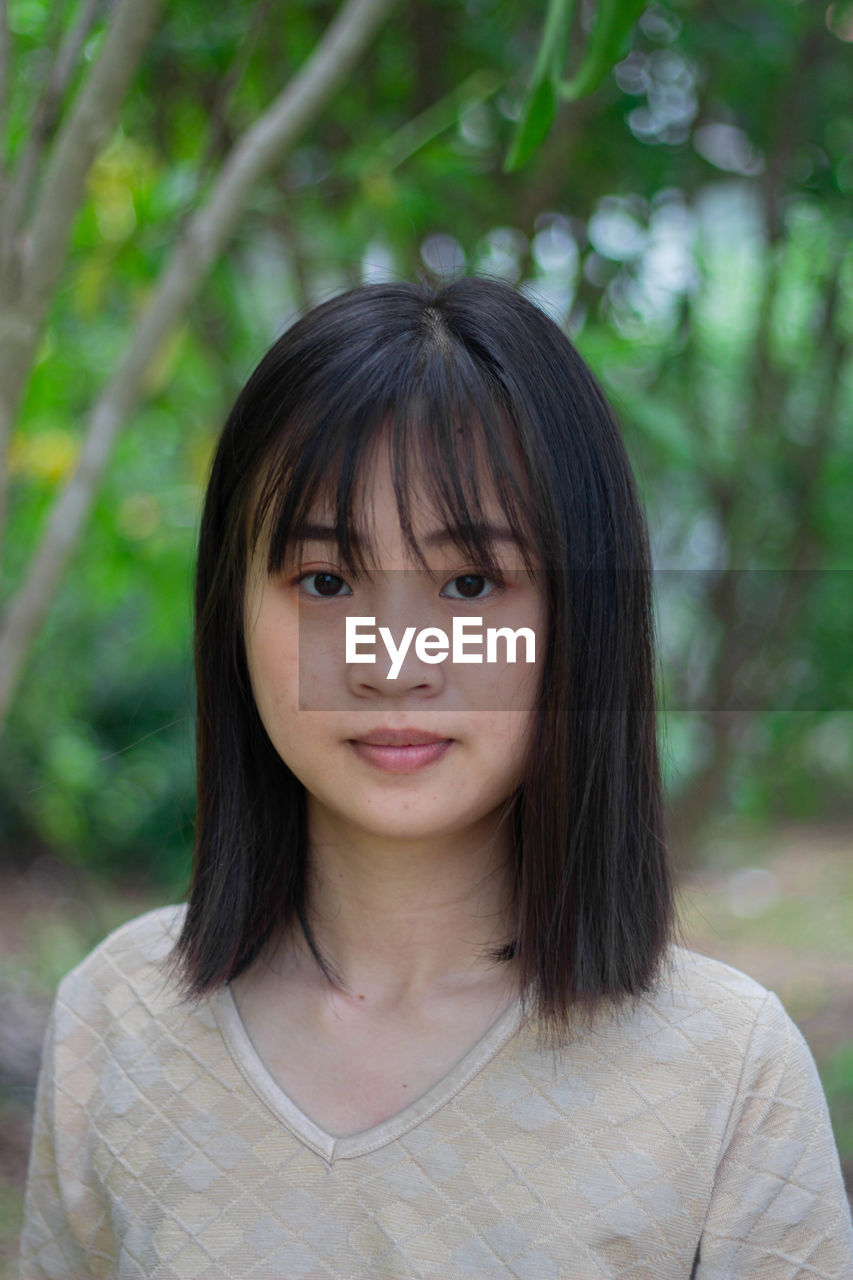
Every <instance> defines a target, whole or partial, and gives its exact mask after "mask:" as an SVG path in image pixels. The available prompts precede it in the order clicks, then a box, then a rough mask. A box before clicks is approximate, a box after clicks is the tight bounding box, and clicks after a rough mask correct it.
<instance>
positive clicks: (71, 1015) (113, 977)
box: [54, 905, 186, 1041]
mask: <svg viewBox="0 0 853 1280" xmlns="http://www.w3.org/2000/svg"><path fill="white" fill-rule="evenodd" d="M185 910H186V908H185V906H183V905H178V906H169V907H160V908H158V909H156V910H154V911H148V912H146V914H145V915H142V916H138V917H137V918H136V919H134V920H130V921H128V922H127V924H123V925H122V926H121V927H120V928H118V929H115V930H113V932H112V933H110V934H109V935H108V936H107V937H106V938H104V940H103V941H102V942H101V943H99V945H98V946H97V947H95V949H94V950H93V951H91V952H90V953H89V955H88V956H86V958H85V959H84V960H82V961H81V962H80V963H79V964H78V965H77V966H76V967H75V968H74V969H72V970H71V972H70V973H68V974H66V975H65V977H64V978H63V979H62V981H61V982H60V984H59V987H58V988H57V993H56V1001H55V1005H54V1021H55V1032H54V1033H55V1035H56V1037H57V1040H60V1041H61V1039H62V1037H63V1034H65V1033H67V1032H68V1031H69V1030H70V1029H71V1028H72V1027H74V1026H76V1025H80V1024H83V1025H85V1026H86V1027H87V1028H88V1029H89V1030H90V1031H91V1032H92V1033H93V1034H95V1035H97V1036H102V1035H103V1034H104V1032H105V1028H106V1027H107V1026H108V1025H109V1026H111V1027H113V1028H116V1027H119V1026H120V1025H122V1024H126V1025H133V1026H135V1027H139V1026H141V1023H142V1022H143V1021H145V1020H146V1019H151V1018H156V1017H158V1016H160V1015H161V1014H165V1013H166V1012H167V1011H168V1010H170V1009H171V1010H176V1009H177V1008H178V1007H179V1006H180V1005H181V1004H182V1003H183V1002H182V999H181V997H180V995H179V994H178V992H177V990H176V988H175V985H174V982H173V981H172V977H171V973H170V970H169V967H168V960H169V956H170V954H171V952H172V949H173V947H174V944H175V942H176V941H177V938H178V934H179V932H180V929H181V925H182V923H183V918H184V913H185Z"/></svg>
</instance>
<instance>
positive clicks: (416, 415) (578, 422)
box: [172, 278, 673, 1043]
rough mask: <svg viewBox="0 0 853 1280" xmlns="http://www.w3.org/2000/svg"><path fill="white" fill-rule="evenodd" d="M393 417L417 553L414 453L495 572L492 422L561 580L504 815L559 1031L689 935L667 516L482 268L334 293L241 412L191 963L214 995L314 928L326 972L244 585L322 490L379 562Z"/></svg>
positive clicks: (215, 618) (538, 1003) (632, 991)
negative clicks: (368, 523)
mask: <svg viewBox="0 0 853 1280" xmlns="http://www.w3.org/2000/svg"><path fill="white" fill-rule="evenodd" d="M389 422H390V423H391V424H392V431H391V439H392V445H393V476H394V488H395V493H396V498H397V504H398V510H399V517H400V523H401V528H402V530H403V533H404V535H405V537H406V540H407V543H408V545H409V547H410V549H411V551H412V554H413V555H414V556H415V558H416V559H417V560H418V562H419V563H421V564H424V563H425V560H424V557H423V555H422V553H421V550H420V548H419V547H418V545H417V543H416V541H415V539H414V536H413V533H412V528H411V522H410V519H409V507H408V493H409V489H408V479H407V477H408V460H409V458H410V455H412V456H414V455H415V454H416V455H417V457H418V459H419V461H420V463H421V464H422V466H421V468H420V473H419V474H420V476H421V477H425V478H426V482H427V484H428V486H429V490H430V496H431V497H432V499H433V500H434V502H435V503H436V508H437V510H439V511H441V512H442V513H444V514H446V515H447V517H448V524H449V525H450V526H451V527H454V528H459V529H460V530H461V531H462V532H461V534H460V546H461V547H463V549H464V550H465V552H466V554H469V555H471V556H472V558H474V559H475V561H476V562H477V563H478V564H479V565H482V566H484V567H485V569H486V571H487V572H491V571H492V570H493V568H494V567H495V566H494V561H493V558H492V547H491V545H490V544H489V543H488V542H487V541H484V539H483V536H482V534H481V531H480V530H479V529H478V522H479V521H481V519H482V516H481V511H482V508H481V505H480V498H479V494H478V490H477V477H476V473H475V470H474V468H473V465H472V463H471V461H470V459H471V456H472V453H473V450H472V448H471V444H472V439H471V436H472V433H474V432H476V433H477V437H478V440H479V443H480V444H481V445H484V446H485V456H486V457H487V458H488V461H489V467H490V469H491V478H492V481H493V483H494V486H495V490H496V492H497V493H498V494H499V495H500V501H501V504H502V507H503V508H504V509H505V511H506V515H507V519H508V521H509V523H510V525H511V527H512V529H513V532H514V533H515V534H516V536H517V537H518V538H519V540H520V541H521V542H522V543H523V544H524V545H525V546H526V547H528V548H529V554H530V563H531V564H534V563H535V564H536V565H537V569H538V572H540V573H541V574H542V575H543V577H542V581H543V583H544V585H545V588H546V596H547V608H548V638H547V648H546V655H545V660H544V663H543V667H542V685H541V694H540V697H539V700H538V705H537V707H536V709H535V717H536V724H535V732H534V734H533V737H532V739H531V741H532V747H531V756H530V759H529V762H528V770H527V774H526V777H525V780H524V782H523V783H522V785H521V786H520V787H519V788H518V789H517V790H516V792H514V793H513V795H512V796H511V797H509V799H508V801H507V803H506V809H505V816H506V817H507V819H508V820H509V821H510V822H511V835H512V858H513V876H512V878H513V882H514V883H513V894H514V904H513V919H514V922H515V926H514V933H513V936H512V937H511V938H510V939H508V940H507V946H506V947H504V948H503V949H502V950H501V951H500V952H499V953H495V954H496V958H504V959H508V958H511V957H514V958H515V960H516V962H517V966H518V977H519V981H520V985H521V989H522V991H523V993H524V998H525V1001H526V1002H527V1001H530V1000H532V1001H533V1004H534V1007H535V1011H536V1014H537V1015H538V1017H539V1019H540V1020H541V1025H542V1026H544V1027H545V1028H546V1029H547V1031H548V1033H549V1034H550V1036H551V1038H552V1040H553V1041H554V1042H555V1043H559V1041H560V1037H561V1036H562V1035H564V1034H565V1032H566V1031H567V1030H568V1027H569V1025H570V1018H571V1015H572V1014H573V1013H574V1012H576V1011H587V1012H589V1011H590V1010H593V1011H594V1010H595V1009H597V1008H599V1007H600V1006H601V1005H602V1003H603V1002H605V1001H610V1000H617V1001H621V1000H623V999H624V998H625V997H632V998H633V999H634V1000H636V999H637V998H638V997H639V996H640V995H641V994H642V993H644V992H646V991H648V990H649V989H650V988H651V986H652V985H653V983H654V981H655V979H656V977H657V975H658V970H659V968H660V966H661V964H662V962H663V959H664V954H665V951H666V947H667V944H668V942H669V941H670V940H671V930H672V926H673V888H672V878H671V871H670V866H669V861H668V856H667V851H666V845H665V837H664V829H663V812H662V799H661V778H660V767H659V758H658V749H657V734H656V714H655V679H654V677H655V652H654V642H653V635H654V632H653V622H652V610H651V563H650V553H649V545H648V533H647V528H646V522H645V518H644V515H643V512H642V509H641V506H640V502H639V499H638V495H637V491H636V488H635V483H634V478H633V475H632V472H631V468H630V464H629V462H628V458H627V455H626V452H625V449H624V446H623V443H622V440H621V438H620V435H619V431H618V428H617V425H616V422H615V420H614V417H613V415H612V413H611V411H610V409H609V407H608V405H607V403H606V401H605V398H604V396H603V394H602V392H601V390H600V388H599V386H598V384H597V382H596V380H595V378H594V377H593V375H592V374H591V372H590V370H589V369H588V368H587V366H586V365H585V364H584V362H583V360H582V359H581V357H580V356H579V354H578V352H577V351H576V350H575V348H574V346H573V345H572V343H571V342H570V341H569V340H568V338H567V337H566V336H565V335H564V334H563V333H562V332H561V330H560V329H559V328H558V326H557V325H556V324H554V323H553V322H552V321H551V320H550V319H548V318H547V317H546V316H545V315H544V314H543V312H541V311H540V310H539V309H538V308H537V307H536V306H534V305H533V304H532V303H531V302H529V301H527V300H526V299H525V298H523V297H522V296H521V295H520V294H519V293H517V292H516V291H515V290H514V289H512V288H510V287H509V286H507V285H504V284H500V283H497V282H494V281H491V280H486V279H482V278H463V279H458V280H456V281H455V282H453V283H451V284H449V285H447V286H445V287H442V288H439V289H431V288H429V287H427V286H425V285H421V284H405V283H400V284H375V285H366V286H364V287H362V288H357V289H353V290H351V291H350V292H347V293H344V294H342V295H340V296H338V297H336V298H333V299H332V300H331V301H328V302H325V303H324V304H322V305H321V306H318V307H316V308H315V309H314V310H312V311H311V312H310V313H308V314H307V315H306V316H304V317H303V318H302V319H301V320H299V321H298V322H297V323H296V324H294V325H293V327H292V328H290V329H288V330H287V332H286V333H285V334H284V335H283V336H282V337H281V338H279V340H278V341H277V342H276V343H275V344H274V346H273V347H272V348H271V349H270V351H269V352H268V353H267V355H266V356H265V357H264V358H263V360H262V361H261V363H260V364H259V365H258V367H257V368H256V369H255V371H254V373H253V374H252V375H251V377H250V378H249V381H248V383H247V384H246V386H245V387H244V389H243V390H242V392H241V393H240V395H239V397H238V399H237V401H236V403H235V405H234V407H233V409H232V410H231V413H230V416H229V417H228V420H227V422H226V425H225V428H224V431H223V434H222V437H221V439H220V441H219V446H218V449H217V451H216V454H215V457H214V461H213V465H212V470H211V475H210V481H209V485H208V489H207V496H206V501H205V505H204V513H203V517H202V522H201V534H200V541H199V549H198V567H197V581H196V594H195V609H196V630H195V669H196V680H197V698H198V704H197V705H198V710H197V770H198V793H197V813H196V842H195V857H194V869H193V875H192V883H191V887H190V892H189V900H188V906H187V911H186V915H185V921H184V924H183V929H182V932H181V934H180V937H179V939H178V941H177V944H176V947H175V951H174V953H173V957H172V959H173V963H174V965H175V967H176V970H177V972H178V974H179V976H180V979H181V982H182V987H183V990H184V991H185V993H186V994H187V995H188V996H190V997H195V998H197V997H199V996H201V995H203V994H205V993H207V992H210V991H212V990H213V989H215V988H216V987H217V986H219V985H221V984H224V983H227V982H229V981H230V980H231V979H233V978H235V977H236V976H237V975H238V974H239V973H241V972H242V971H243V970H244V969H246V968H247V966H248V965H250V964H251V963H252V961H253V960H254V959H255V958H256V957H257V956H258V954H259V952H260V950H261V948H262V947H263V946H264V944H265V943H266V942H267V941H268V940H269V939H270V938H271V937H272V936H273V935H274V933H275V932H276V931H277V930H279V929H281V928H283V927H287V926H288V925H289V924H290V923H291V922H294V923H297V922H298V924H301V926H302V929H303V931H304V932H305V934H306V938H307V940H308V942H309V945H310V946H311V948H312V951H313V952H314V955H315V958H316V959H317V960H318V962H319V963H320V964H321V967H323V969H324V972H326V975H327V977H329V978H330V980H333V978H332V975H331V974H330V972H329V970H328V968H327V967H326V966H325V964H324V962H323V957H322V956H321V955H320V954H319V952H318V951H317V949H316V947H315V945H314V942H313V939H312V936H311V933H310V930H309V929H308V921H307V919H306V912H305V886H306V854H307V834H308V833H307V830H306V806H305V793H304V787H303V784H302V783H301V782H300V781H299V780H298V779H297V778H296V777H295V776H294V774H293V773H292V772H291V771H290V769H289V768H288V767H287V765H286V764H285V763H284V762H283V761H282V760H281V759H280V757H279V756H278V754H277V753H276V751H275V749H274V748H273V746H272V744H271V743H270V740H269V738H268V737H267V734H266V731H265V729H264V727H263V725H262V723H261V720H260V717H259V715H258V712H257V710H256V707H255V703H254V699H253V696H252V691H251V686H250V681H249V675H248V670H247V661H246V651H245V645H244V617H243V599H244V591H245V583H246V572H247V561H248V560H249V557H250V556H251V555H252V554H253V553H254V550H255V548H256V547H257V545H258V540H259V538H260V537H261V534H262V533H264V535H265V536H266V537H267V538H268V543H267V545H268V568H269V571H270V572H274V571H276V570H277V569H279V567H280V566H281V564H282V562H283V559H284V557H285V555H286V553H287V547H288V539H289V537H290V533H291V530H292V529H295V528H296V527H298V526H299V525H301V524H302V523H304V522H307V520H308V519H309V513H310V512H311V511H312V508H313V505H314V503H315V502H316V501H317V500H318V498H324V497H325V498H326V499H327V500H328V501H329V502H330V505H331V508H332V509H333V510H334V511H335V512H336V527H337V536H338V541H339V554H340V558H341V560H342V561H343V562H344V563H345V564H346V566H347V568H348V569H349V571H350V572H353V571H355V572H358V571H360V569H361V568H362V567H363V564H364V560H363V558H362V557H363V554H364V551H365V547H364V543H363V541H362V542H361V543H360V542H359V539H358V537H357V536H354V535H355V533H356V530H355V527H354V523H353V493H354V489H355V485H356V481H357V480H358V477H359V468H360V466H361V465H362V461H363V459H364V458H365V456H366V455H368V454H369V452H370V451H369V449H368V445H369V443H370V441H371V439H372V438H373V437H374V435H375V434H376V433H377V432H378V431H380V430H382V429H383V428H387V426H388V424H389ZM460 424H462V428H463V429H462V430H461V431H460ZM507 424H508V425H509V427H510V436H511V441H510V445H511V447H510V448H508V447H507V430H506V428H507ZM520 465H521V466H523V467H524V469H525V471H526V480H527V485H526V486H525V485H519V483H518V469H519V466H520ZM360 547H361V551H360V550H359V548H360Z"/></svg>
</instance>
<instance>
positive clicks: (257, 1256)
mask: <svg viewBox="0 0 853 1280" xmlns="http://www.w3.org/2000/svg"><path fill="white" fill-rule="evenodd" d="M182 910H183V908H181V907H169V908H164V909H161V910H159V911H154V912H150V913H149V914H148V915H145V916H142V917H141V918H140V919H138V920H135V921H132V922H131V923H130V924H128V925H125V926H124V927H123V928H121V929H119V930H117V931H116V932H115V933H114V934H112V935H111V936H110V937H109V938H108V939H106V941H105V942H103V943H102V944H101V945H100V946H99V947H98V948H97V949H96V950H95V951H94V952H93V953H92V954H91V955H90V956H89V957H88V958H87V959H86V960H85V961H83V963H82V964H81V965H79V966H78V967H77V968H76V969H75V970H74V971H73V972H72V973H70V974H69V975H68V976H67V977H66V978H65V979H64V980H63V981H62V983H61V984H60V987H59V990H58V993H57V998H56V1002H55V1005H54V1009H53V1012H52V1015H51V1020H50V1025H49V1028H48V1033H47V1037H46V1040H45V1050H44V1057H43V1063H42V1071H41V1076H40V1080H39V1088H38V1094H37V1103H36V1117H35V1129H34V1136H33V1146H32V1153H31V1158H30V1171H29V1179H28V1185H27V1198H26V1210H25V1223H24V1231H23V1235H22V1242H21V1272H20V1274H21V1280H44V1278H45V1277H52V1278H54V1280H85V1278H87V1277H95V1276H97V1277H115V1278H116V1280H143V1278H145V1280H225V1278H226V1277H227V1278H228V1280H234V1278H235V1277H236V1278H237V1280H320V1278H321V1277H322V1278H328V1277H334V1278H336V1280H340V1278H356V1277H358V1278H359V1280H362V1278H364V1277H370V1278H371V1280H375V1278H382V1280H404V1278H405V1280H409V1278H411V1277H419V1278H421V1280H455V1278H456V1277H459V1278H462V1277H476V1280H492V1278H494V1280H497V1278H498V1277H501V1278H504V1280H505V1278H506V1277H508V1276H517V1277H522V1278H523V1280H550V1278H551V1277H554V1278H558V1277H559V1278H561V1280H564V1278H565V1280H595V1278H596V1277H602V1276H605V1277H631V1278H632V1280H676V1277H677V1278H678V1280H688V1278H689V1277H693V1278H694V1280H759V1278H760V1280H789V1278H793V1277H805V1276H808V1277H814V1278H817V1277H821V1278H826V1280H829V1277H833V1278H834V1280H839V1278H841V1280H851V1278H853V1228H851V1221H850V1211H849V1208H848V1204H847V1200H846V1196H845V1193H844V1187H843V1183H842V1177H841V1170H840V1165H839V1159H838V1153H837V1149H836V1147H835V1143H834V1139H833V1135H832V1130H831V1127H830V1122H829V1116H828V1113H827V1108H826V1101H825V1098H824V1095H823V1092H822V1089H821V1085H820V1081H819V1078H818V1075H817V1071H816V1068H815V1065H814V1061H813V1059H812V1056H811V1053H810V1051H809V1049H808V1047H807V1045H806V1043H805V1041H804V1040H803V1037H802V1035H801V1034H800V1032H799V1031H798V1029H797V1028H796V1026H795V1025H794V1023H793V1022H792V1021H791V1019H790V1018H789V1017H788V1015H787V1013H786V1012H785V1010H784V1008H783V1007H782V1005H781V1003H780V1002H779V1000H778V998H777V997H776V996H775V995H774V994H773V993H772V992H768V991H767V990H765V988H764V987H762V986H761V985H760V984H759V983H757V982H755V981H753V980H752V979H751V978H749V977H747V976H746V975H745V974H743V973H740V972H739V971H737V970H735V969H732V968H729V967H728V966H727V965H724V964H721V963H719V962H718V961H715V960H711V959H708V958H707V957H704V956H701V955H698V954H696V953H694V952H691V951H687V950H685V949H683V948H680V947H673V948H672V952H671V964H670V965H669V966H668V968H667V971H666V976H665V978H664V979H663V980H662V981H661V983H660V984H659V986H658V989H657V990H656V991H655V992H654V993H652V994H650V995H648V996H646V997H644V998H643V999H642V1000H641V1001H640V1002H639V1003H638V1004H637V1005H636V1007H630V1006H629V1007H628V1008H627V1010H626V1009H622V1010H620V1011H608V1012H607V1014H606V1016H603V1017H602V1018H601V1019H599V1021H598V1023H597V1024H596V1026H595V1028H594V1029H593V1030H592V1031H588V1032H587V1031H585V1032H583V1033H579V1034H578V1036H577V1037H576V1038H575V1039H574V1040H573V1041H571V1042H570V1043H569V1044H568V1045H567V1046H566V1048H565V1049H564V1050H563V1052H562V1055H561V1056H560V1057H559V1058H557V1059H555V1058H554V1056H553V1055H552V1054H551V1053H550V1052H548V1051H544V1052H542V1051H539V1050H538V1049H537V1047H536V1039H535V1033H534V1031H533V1030H532V1029H531V1028H530V1027H529V1026H525V1024H524V1023H523V1022H522V1021H520V1020H518V1019H516V1021H515V1023H513V1020H512V1015H511V1014H508V1015H505V1016H504V1017H503V1018H502V1019H501V1020H499V1024H496V1025H495V1027H493V1028H492V1029H491V1031H490V1032H489V1033H487V1035H486V1037H485V1038H484V1040H483V1041H481V1042H480V1044H479V1046H477V1047H476V1049H475V1051H473V1052H472V1053H471V1054H469V1055H467V1056H466V1058H465V1059H463V1061H462V1063H461V1064H457V1068H454V1069H453V1070H452V1071H451V1072H450V1073H448V1075H447V1076H446V1077H445V1079H444V1081H442V1082H440V1083H439V1085H437V1086H436V1088H435V1089H433V1090H430V1092H429V1094H427V1095H425V1098H424V1099H421V1100H419V1101H418V1102H416V1103H414V1104H413V1105H412V1106H411V1107H409V1108H407V1109H406V1111H405V1112H402V1113H400V1115H399V1116H397V1117H392V1119H391V1120H390V1121H387V1122H386V1123H385V1124H384V1125H380V1126H377V1127H376V1128H375V1129H373V1130H370V1131H369V1133H368V1134H365V1135H354V1136H353V1137H350V1138H345V1139H342V1140H339V1141H338V1142H335V1140H334V1139H331V1138H328V1135H323V1136H324V1137H326V1138H327V1139H328V1141H327V1142H326V1144H325V1147H324V1143H323V1141H319V1140H318V1141H314V1140H312V1138H311V1124H310V1121H308V1120H307V1118H305V1125H304V1126H300V1125H299V1124H295V1123H293V1120H292V1117H293V1114H294V1113H296V1109H295V1108H293V1107H292V1104H289V1103H288V1100H287V1099H286V1098H285V1096H284V1095H283V1094H279V1095H278V1098H277V1091H276V1087H275V1085H274V1083H272V1082H271V1080H270V1078H269V1077H267V1076H265V1072H264V1068H263V1065H262V1063H261V1062H260V1059H258V1058H257V1056H256V1055H255V1056H254V1057H253V1053H252V1050H251V1045H250V1042H249V1041H248V1038H247V1037H245V1034H244V1035H243V1037H242V1039H241V1038H240V1036H239V1034H235V1030H234V1027H233V1017H234V1013H233V1008H232V1010H231V1013H230V1014H228V1015H227V1016H226V1015H224V1013H223V1011H224V1010H225V1009H226V1001H227V1000H229V999H230V997H229V996H228V993H227V992H220V993H217V996H215V997H211V998H209V999H207V1000H204V1001H201V1002H200V1003H199V1004H197V1005H190V1004H188V1003H182V1002H181V1001H180V1000H179V998H178V997H177V996H176V994H175V992H174V990H173V989H172V988H170V987H169V986H168V985H167V983H166V982H165V979H164V975H163V971H162V969H161V968H160V967H159V962H160V961H161V960H162V959H163V957H164V956H165V955H166V954H167V952H168V951H169V949H170V947H171V945H172V940H173V938H174V936H175V935H176V931H177V929H178V928H179V926H180V916H181V912H182ZM229 1017H230V1018H231V1024H229ZM507 1018H509V1022H508V1021H507ZM229 1025H230V1030H229ZM288 1108H290V1109H288ZM316 1132H317V1133H318V1134H320V1135H322V1131H321V1130H317V1131H316Z"/></svg>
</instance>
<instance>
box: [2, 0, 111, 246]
mask: <svg viewBox="0 0 853 1280" xmlns="http://www.w3.org/2000/svg"><path fill="white" fill-rule="evenodd" d="M2 2H4V0H0V3H2ZM105 5H106V0H87V3H86V5H85V6H84V8H83V10H82V11H81V13H80V15H79V17H78V19H77V21H76V22H75V24H74V26H73V27H72V28H71V30H70V31H69V33H68V35H67V36H66V38H65V40H64V41H63V43H62V47H61V48H60V50H59V52H58V53H57V55H56V57H55V59H54V61H53V65H52V67H51V69H50V74H49V76H48V80H47V87H46V88H45V91H44V93H43V94H42V96H41V98H40V100H39V103H38V106H37V107H36V110H35V113H34V115H33V120H32V124H31V125H30V131H29V136H28V138H27V146H26V149H25V151H24V153H23V156H22V157H21V159H20V161H19V163H18V165H17V168H16V173H15V178H14V182H13V183H12V185H11V188H10V191H9V204H8V206H7V208H6V212H5V217H4V219H3V241H4V244H3V261H4V263H5V264H7V266H8V265H9V264H10V261H11V254H12V246H13V244H14V237H15V236H16V235H17V233H18V230H19V228H20V225H21V221H22V219H23V218H24V216H25V213H26V207H27V204H28V203H29V200H30V197H31V195H32V190H33V185H34V182H35V177H36V173H37V172H38V167H39V162H40V160H41V157H42V153H43V151H44V148H45V146H46V145H47V141H48V139H49V138H50V135H51V133H52V132H53V130H54V129H55V127H56V123H57V120H58V118H59V111H60V107H61V105H62V100H63V98H64V97H65V94H66V92H67V90H68V86H69V85H70V83H71V80H72V78H73V75H74V72H75V71H76V70H77V67H78V65H79V58H80V51H81V49H82V48H83V45H84V43H85V41H86V37H87V36H88V34H89V32H90V31H91V29H92V27H93V26H94V24H95V21H96V20H97V18H98V17H99V16H100V13H101V10H102V9H104V8H105Z"/></svg>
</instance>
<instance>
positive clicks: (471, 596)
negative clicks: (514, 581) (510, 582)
mask: <svg viewBox="0 0 853 1280" xmlns="http://www.w3.org/2000/svg"><path fill="white" fill-rule="evenodd" d="M490 584H491V587H492V590H491V591H488V592H486V593H485V595H484V594H481V593H482V590H483V587H484V586H488V585H490ZM502 585H503V584H502V583H500V582H496V581H494V580H493V579H492V578H487V577H485V575H484V574H481V573H460V574H459V576H458V577H456V578H452V579H451V581H450V582H449V583H448V584H447V587H445V588H444V589H443V590H442V592H441V594H442V595H443V596H446V597H447V598H448V599H450V600H485V599H487V598H488V597H489V596H492V595H495V594H496V593H497V592H498V591H500V589H501V586H502ZM448 587H455V588H456V589H457V591H458V592H459V594H458V595H455V594H454V593H453V592H450V593H448V590H447V588H448Z"/></svg>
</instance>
